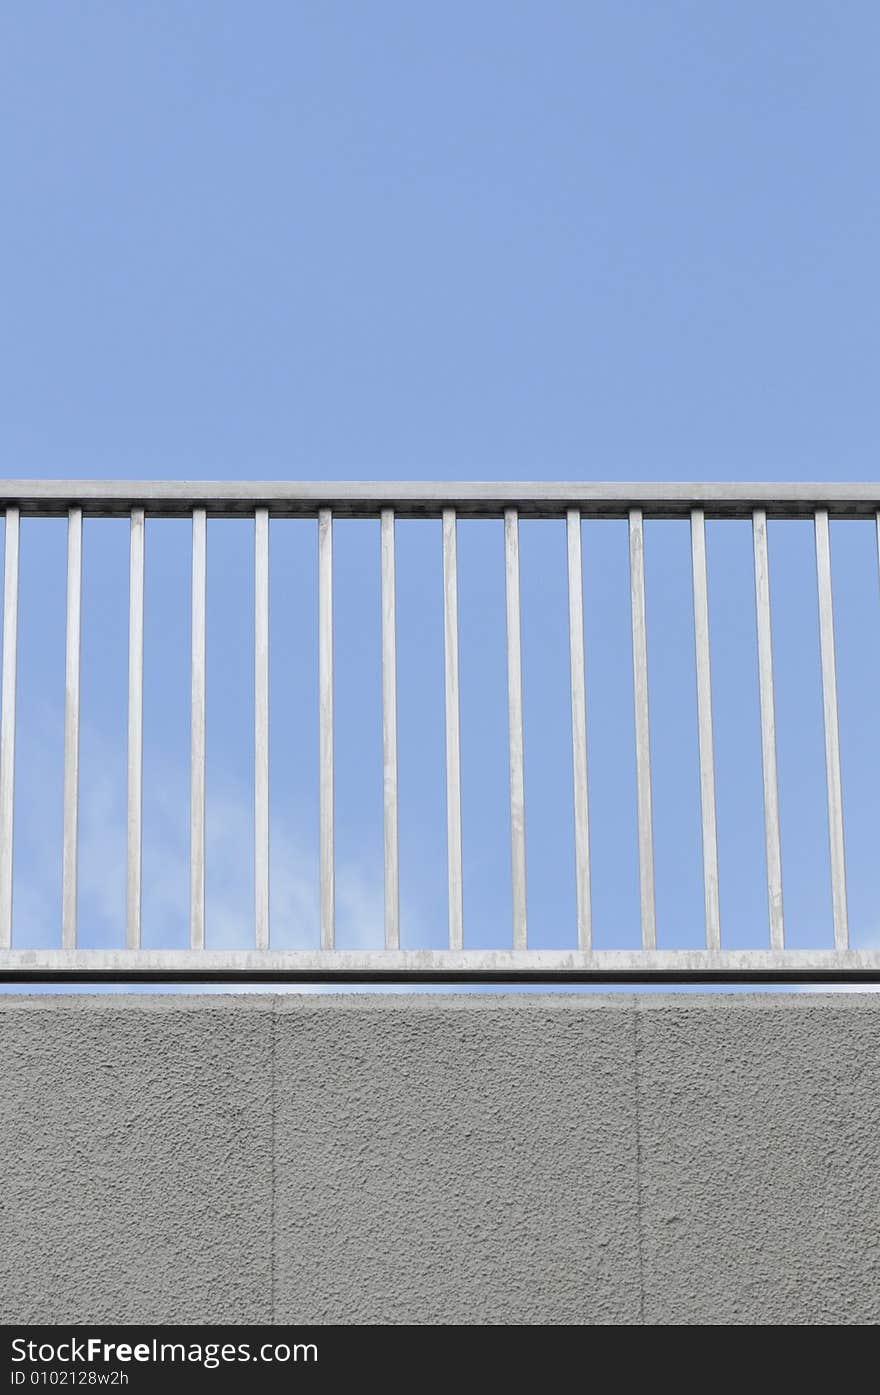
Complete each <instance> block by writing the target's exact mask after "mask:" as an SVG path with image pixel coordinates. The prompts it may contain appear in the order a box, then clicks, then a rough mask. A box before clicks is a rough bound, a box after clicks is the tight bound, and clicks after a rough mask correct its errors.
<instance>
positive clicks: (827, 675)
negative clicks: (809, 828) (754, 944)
mask: <svg viewBox="0 0 880 1395" xmlns="http://www.w3.org/2000/svg"><path fill="white" fill-rule="evenodd" d="M816 581H817V586H818V591H819V643H820V648H821V653H822V710H823V715H824V720H825V778H826V784H827V788H828V840H829V845H830V853H831V904H832V908H833V916H834V948H835V949H848V948H849V926H848V920H847V910H846V854H845V848H844V839H843V788H842V783H841V778H840V736H839V733H838V718H837V666H836V663H835V659H834V608H833V601H832V596H831V539H830V535H829V528H828V510H827V509H817V510H816Z"/></svg>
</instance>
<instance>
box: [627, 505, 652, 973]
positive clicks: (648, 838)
mask: <svg viewBox="0 0 880 1395" xmlns="http://www.w3.org/2000/svg"><path fill="white" fill-rule="evenodd" d="M629 567H630V604H631V608H632V653H633V696H634V704H635V726H636V792H637V806H638V825H639V893H640V901H641V914H642V948H643V949H654V948H655V947H656V944H657V921H656V911H655V905H654V826H653V814H652V808H651V728H650V717H649V707H648V632H647V620H646V610H645V539H644V527H643V523H642V511H641V509H631V510H630V514H629Z"/></svg>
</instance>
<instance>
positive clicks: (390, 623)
mask: <svg viewBox="0 0 880 1395" xmlns="http://www.w3.org/2000/svg"><path fill="white" fill-rule="evenodd" d="M380 551H381V567H382V766H383V787H384V789H383V798H384V814H385V818H384V828H385V948H386V949H399V948H400V876H399V867H398V861H399V855H398V835H397V638H396V623H395V622H396V616H395V575H394V511H393V509H383V510H382V520H381V538H380Z"/></svg>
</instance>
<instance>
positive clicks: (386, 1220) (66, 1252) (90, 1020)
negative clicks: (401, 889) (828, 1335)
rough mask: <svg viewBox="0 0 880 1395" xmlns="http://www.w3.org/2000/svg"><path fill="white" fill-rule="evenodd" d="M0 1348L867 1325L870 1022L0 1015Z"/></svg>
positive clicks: (174, 1009)
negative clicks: (302, 1330) (189, 1325)
mask: <svg viewBox="0 0 880 1395" xmlns="http://www.w3.org/2000/svg"><path fill="white" fill-rule="evenodd" d="M0 1053H2V1060H3V1062H4V1070H3V1074H2V1079H0V1128H2V1134H0V1175H2V1177H3V1186H2V1188H0V1294H2V1295H3V1297H2V1299H0V1303H2V1318H3V1320H4V1321H6V1322H16V1323H26V1322H97V1321H101V1322H171V1321H177V1322H218V1323H222V1322H231V1323H236V1322H238V1323H242V1322H265V1321H275V1322H297V1321H302V1322H309V1321H316V1322H371V1321H372V1322H422V1323H440V1322H453V1323H465V1322H480V1321H482V1322H500V1323H513V1322H539V1323H552V1322H557V1323H559V1322H568V1323H590V1322H621V1323H633V1322H640V1321H644V1322H767V1321H770V1322H823V1321H825V1322H875V1321H877V1320H878V1319H880V1282H878V1281H880V995H872V994H864V995H862V994H847V995H843V994H841V995H834V994H829V995H818V994H796V995H785V994H772V995H771V994H765V995H762V994H705V995H703V994H701V995H688V994H674V995H663V996H661V995H630V994H607V995H603V994H571V995H568V994H565V995H562V994H540V993H536V994H515V995H514V994H509V995H508V994H492V995H488V994H487V995H485V996H484V995H471V994H468V995H440V994H437V995H434V994H427V995H412V996H409V995H387V996H386V995H358V994H352V995H342V996H330V995H308V994H303V995H298V994H294V995H286V994H285V995H278V996H272V995H257V994H251V995H241V996H233V995H224V996H218V995H198V994H192V995H176V994H175V995H155V996H153V995H149V996H142V995H126V994H112V995H94V996H89V995H69V996H68V995H58V996H54V995H53V996H48V995H46V996H42V995H27V996H24V995H22V996H17V995H9V996H6V997H0Z"/></svg>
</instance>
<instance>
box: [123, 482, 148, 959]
mask: <svg viewBox="0 0 880 1395" xmlns="http://www.w3.org/2000/svg"><path fill="white" fill-rule="evenodd" d="M144 526H145V525H144V511H143V509H132V511H131V535H130V538H129V554H128V570H129V580H128V819H127V845H126V876H125V944H126V948H127V949H140V946H141V856H142V852H141V849H142V843H143V837H142V820H143V775H144V542H145V538H144Z"/></svg>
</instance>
